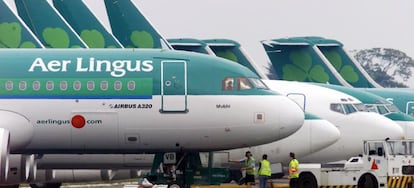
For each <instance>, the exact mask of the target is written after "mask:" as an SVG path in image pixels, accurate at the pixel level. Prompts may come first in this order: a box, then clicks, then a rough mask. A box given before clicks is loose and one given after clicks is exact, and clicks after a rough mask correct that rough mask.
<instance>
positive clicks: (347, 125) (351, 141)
mask: <svg viewBox="0 0 414 188" xmlns="http://www.w3.org/2000/svg"><path fill="white" fill-rule="evenodd" d="M182 41H185V40H182ZM203 42H205V43H206V44H207V46H208V47H210V46H213V47H212V48H211V50H212V51H213V52H214V54H215V55H220V57H222V58H226V59H229V60H233V61H235V60H237V63H239V64H242V65H245V64H251V65H250V66H249V67H251V68H252V67H253V68H254V67H257V65H256V66H255V65H254V63H253V62H252V59H251V58H249V57H248V56H247V54H246V53H245V52H244V51H243V50H242V48H241V45H240V44H239V43H237V42H236V41H232V40H228V39H210V40H203ZM175 43H176V44H175V45H172V46H173V47H175V46H177V45H179V44H178V41H177V40H175ZM191 43H195V40H194V39H192V40H191ZM201 43H202V42H201ZM185 45H186V43H185V42H184V44H183V45H181V46H180V48H184V47H185ZM193 46H194V45H193ZM201 46H202V45H201ZM191 49H193V48H187V50H191ZM257 72H259V70H257ZM262 75H263V73H262ZM263 81H264V82H265V83H266V84H267V85H268V86H269V88H270V89H272V90H274V91H278V92H280V93H283V94H285V95H287V96H289V98H291V99H293V100H294V101H296V102H297V103H298V104H300V105H301V107H302V108H303V109H304V110H305V112H309V113H311V114H315V115H317V116H319V117H321V118H323V119H326V120H328V121H329V122H331V123H332V124H334V125H335V126H336V127H337V128H338V129H339V130H340V133H341V138H340V139H339V140H338V141H337V142H335V143H334V144H331V145H329V146H328V147H326V148H324V149H322V150H319V151H316V152H313V153H311V154H308V155H303V156H301V155H297V157H298V159H300V160H301V161H304V162H332V161H338V160H344V159H347V158H348V157H351V156H355V155H358V154H359V153H360V152H361V150H360V149H361V148H360V147H359V146H358V143H361V142H362V140H364V139H382V138H386V137H387V136H386V135H387V132H388V130H392V129H396V130H399V131H401V132H399V133H402V134H399V133H398V134H395V135H393V136H395V138H402V137H403V136H404V133H403V132H402V131H403V130H402V128H401V127H400V126H399V125H398V124H396V123H395V122H393V121H391V120H390V119H388V118H386V117H383V116H382V115H379V114H376V113H372V112H368V110H367V109H366V108H365V106H364V105H363V104H362V103H361V102H360V100H358V99H357V98H355V97H353V96H351V95H348V94H346V93H343V92H339V91H335V90H332V89H329V88H324V87H321V86H316V85H310V84H306V83H299V82H286V81H279V80H266V79H263ZM336 108H347V109H350V110H352V109H353V111H343V112H338V111H335V109H336ZM368 117H369V118H368ZM371 118H374V119H378V120H375V121H371V120H369V119H371ZM368 120H369V121H368ZM377 121H380V122H383V123H381V124H382V125H384V126H383V127H381V128H380V127H377V128H374V127H376V126H378V123H377ZM368 124H370V125H368ZM355 130H358V132H357V133H355ZM373 130H375V133H374V134H373ZM377 131H378V133H377ZM294 135H295V134H293V135H292V136H294ZM377 136H378V137H377ZM288 138H289V137H288ZM288 138H286V139H288ZM291 142H293V141H291ZM252 150H253V149H252ZM244 151H245V150H244ZM263 152H269V151H268V150H266V151H263ZM256 153H258V154H259V156H260V154H264V153H261V152H260V151H256ZM287 153H288V152H287ZM230 154H231V155H232V153H231V152H230ZM240 154H242V151H240V150H239V152H238V153H237V155H240ZM277 154H278V149H277V148H276V149H275V150H273V153H272V155H276V156H278V155H277ZM269 156H270V155H269ZM308 156H310V157H308ZM281 157H282V158H283V156H281ZM284 157H288V155H286V152H285V156H284Z"/></svg>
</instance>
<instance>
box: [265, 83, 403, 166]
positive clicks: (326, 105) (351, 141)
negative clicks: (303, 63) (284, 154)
mask: <svg viewBox="0 0 414 188" xmlns="http://www.w3.org/2000/svg"><path fill="white" fill-rule="evenodd" d="M264 82H265V83H266V84H267V85H268V86H269V87H270V88H271V89H272V90H275V91H278V92H281V93H284V94H286V95H289V94H303V96H304V98H303V99H302V101H300V103H303V102H304V106H305V110H306V111H307V112H310V113H313V114H315V115H317V116H319V117H321V118H324V119H326V120H328V121H330V122H331V123H333V124H334V125H335V126H337V128H338V129H339V130H340V132H341V138H340V139H339V140H338V141H337V142H336V143H334V144H332V145H330V146H328V147H327V148H324V149H322V150H320V151H317V152H315V153H312V154H310V155H307V156H298V158H299V159H301V161H303V162H328V161H337V160H345V159H347V158H349V157H350V156H356V155H358V154H360V153H361V151H362V148H361V147H360V144H361V143H362V140H367V139H368V140H369V139H385V138H387V137H388V138H391V139H393V138H395V139H399V138H401V137H402V136H403V135H404V132H403V130H402V128H401V127H400V126H399V125H398V124H397V123H395V122H393V121H391V120H390V119H388V118H385V117H384V116H382V115H379V114H376V113H372V112H360V111H357V112H353V113H348V114H343V113H339V112H335V111H333V110H331V104H357V103H360V101H359V100H357V99H356V98H354V97H352V96H350V95H346V94H344V93H341V92H338V91H335V90H331V89H327V88H322V87H319V86H315V85H311V84H306V83H300V82H289V81H278V80H264ZM297 144H302V143H300V142H298V143H297Z"/></svg>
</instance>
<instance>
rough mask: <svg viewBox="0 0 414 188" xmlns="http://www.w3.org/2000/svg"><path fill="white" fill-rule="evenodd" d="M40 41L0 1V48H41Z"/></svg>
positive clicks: (6, 5)
mask: <svg viewBox="0 0 414 188" xmlns="http://www.w3.org/2000/svg"><path fill="white" fill-rule="evenodd" d="M42 47H43V46H42V44H41V43H40V41H39V40H38V39H37V38H36V37H35V36H34V35H33V33H32V32H31V31H30V29H29V28H28V27H27V26H26V24H25V23H24V22H23V21H22V20H21V19H20V18H19V16H18V15H16V14H15V13H14V12H13V11H12V10H11V9H10V6H9V5H8V4H7V3H6V2H5V1H0V48H42Z"/></svg>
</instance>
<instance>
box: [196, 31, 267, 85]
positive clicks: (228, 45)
mask: <svg viewBox="0 0 414 188" xmlns="http://www.w3.org/2000/svg"><path fill="white" fill-rule="evenodd" d="M204 42H206V43H207V45H208V46H209V47H210V49H211V50H212V51H213V52H214V53H215V54H216V55H217V56H219V57H222V58H225V59H229V60H231V61H234V62H237V63H239V64H241V65H243V66H245V67H247V68H249V69H250V70H252V71H253V72H254V73H256V74H257V75H259V76H260V77H261V78H264V79H267V78H268V76H267V75H266V74H265V73H263V71H261V70H260V69H259V67H258V65H257V64H256V63H255V62H254V61H253V60H252V59H251V58H250V57H249V56H248V55H247V53H246V52H245V51H244V50H243V48H242V47H241V45H240V44H239V43H238V42H236V41H233V40H229V39H211V40H204Z"/></svg>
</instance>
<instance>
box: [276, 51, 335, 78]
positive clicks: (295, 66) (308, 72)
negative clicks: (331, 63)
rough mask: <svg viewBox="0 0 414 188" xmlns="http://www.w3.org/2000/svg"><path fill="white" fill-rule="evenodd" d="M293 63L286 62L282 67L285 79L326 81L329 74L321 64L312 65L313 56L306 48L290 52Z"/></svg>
mask: <svg viewBox="0 0 414 188" xmlns="http://www.w3.org/2000/svg"><path fill="white" fill-rule="evenodd" d="M289 60H290V61H291V62H292V64H286V65H284V66H283V68H282V73H283V76H282V77H283V79H284V80H296V81H310V82H320V83H326V82H328V81H329V75H328V74H327V73H326V72H325V69H324V68H323V67H322V66H321V65H315V66H313V67H312V57H311V56H310V55H309V53H308V52H306V51H305V50H300V51H293V52H291V53H290V54H289Z"/></svg>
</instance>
